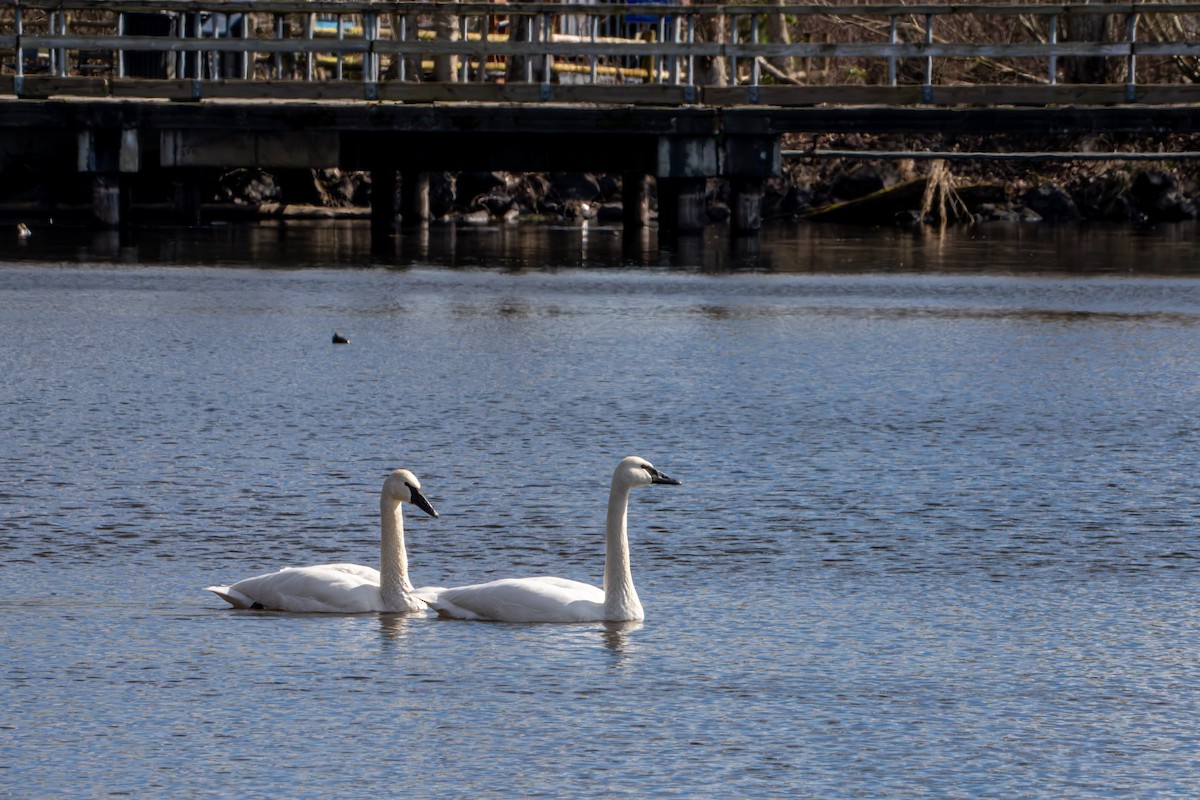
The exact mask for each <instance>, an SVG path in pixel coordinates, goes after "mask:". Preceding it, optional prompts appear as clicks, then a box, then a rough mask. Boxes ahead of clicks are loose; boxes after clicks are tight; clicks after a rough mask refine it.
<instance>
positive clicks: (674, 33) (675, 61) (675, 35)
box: [670, 14, 683, 86]
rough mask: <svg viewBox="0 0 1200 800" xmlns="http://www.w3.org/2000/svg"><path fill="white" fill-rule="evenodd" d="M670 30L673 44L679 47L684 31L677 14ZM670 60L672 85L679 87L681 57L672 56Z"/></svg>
mask: <svg viewBox="0 0 1200 800" xmlns="http://www.w3.org/2000/svg"><path fill="white" fill-rule="evenodd" d="M670 28H671V44H674V45H678V44H679V43H680V42H681V41H682V38H681V36H682V34H683V29H682V28H680V27H679V15H678V14H676V15H675V18H674V19H672V20H671V25H670ZM670 58H671V83H672V84H673V85H675V86H678V85H679V73H680V71H681V70H680V69H679V56H678V55H674V56H671V57H670Z"/></svg>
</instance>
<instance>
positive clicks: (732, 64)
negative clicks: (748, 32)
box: [721, 11, 738, 86]
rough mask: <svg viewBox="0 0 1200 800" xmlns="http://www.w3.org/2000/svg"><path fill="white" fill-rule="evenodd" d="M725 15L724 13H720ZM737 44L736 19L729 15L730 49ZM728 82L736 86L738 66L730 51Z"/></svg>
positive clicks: (735, 57)
mask: <svg viewBox="0 0 1200 800" xmlns="http://www.w3.org/2000/svg"><path fill="white" fill-rule="evenodd" d="M721 13H722V14H724V13H726V12H725V11H722V12H721ZM737 43H738V19H737V16H735V15H734V14H730V15H729V44H730V45H731V47H736V46H737ZM729 80H730V81H731V82H732V84H733V85H734V86H737V85H738V65H737V56H735V55H734V54H733V50H732V49H731V50H730V52H729Z"/></svg>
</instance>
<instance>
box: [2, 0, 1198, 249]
mask: <svg viewBox="0 0 1200 800" xmlns="http://www.w3.org/2000/svg"><path fill="white" fill-rule="evenodd" d="M785 16H786V22H787V24H786V25H784V24H783V23H784V22H785ZM785 31H786V35H785ZM1198 58H1200V5H1193V4H1186V5H1185V4H1170V5H1167V4H1161V5H1160V4H1140V3H1139V4H1128V3H1126V4H1096V5H1066V6H1063V5H1055V6H1051V5H1024V6H1015V5H1014V6H988V5H955V6H939V5H926V6H842V7H838V6H808V5H805V6H795V5H788V6H768V5H756V6H700V5H688V6H680V5H671V4H641V3H639V4H637V5H636V7H631V6H630V5H626V4H616V3H598V4H590V5H584V4H580V5H560V4H542V3H511V4H503V3H456V2H441V3H411V2H396V3H388V2H308V1H307V0H245V1H244V2H238V1H236V0H229V1H225V0H208V2H172V1H171V0H159V2H148V1H147V0H125V1H124V2H122V1H121V0H117V1H116V2H106V3H96V2H93V1H92V0H7V2H0V170H2V169H3V168H4V167H5V166H6V162H9V161H12V160H18V159H19V160H23V161H24V162H27V163H28V162H33V163H46V162H51V163H53V162H54V161H57V163H59V164H61V163H62V162H63V161H64V159H63V158H62V153H64V152H65V153H70V154H71V155H72V156H74V158H68V159H66V160H67V161H69V167H70V168H71V169H78V170H79V171H82V172H84V173H89V174H91V175H92V178H93V184H94V188H95V191H94V193H93V196H94V198H95V200H94V211H95V215H96V217H97V219H98V220H99V221H101V222H102V223H105V224H111V225H116V224H118V223H120V222H121V221H123V219H124V218H125V217H124V216H123V214H122V209H123V208H127V207H128V202H129V193H130V187H131V186H132V185H133V183H134V182H135V178H136V176H138V175H139V174H145V175H153V174H156V173H157V174H161V176H163V177H170V176H171V175H172V174H174V173H178V174H181V175H186V173H187V171H188V170H194V169H197V168H229V167H235V166H246V167H261V168H263V169H268V170H270V169H286V168H304V167H313V168H320V167H333V166H338V167H342V168H345V169H361V170H369V171H370V172H371V175H372V181H373V196H374V198H375V200H374V201H373V207H372V220H373V224H374V227H375V229H376V230H377V231H378V232H381V233H383V232H387V231H390V229H391V227H392V225H393V223H394V221H395V219H396V216H397V212H399V213H400V216H401V218H402V219H404V220H405V221H413V220H420V219H423V218H427V215H428V181H427V180H426V179H425V178H423V177H422V176H423V175H426V174H428V173H429V172H432V171H443V170H444V171H461V170H511V171H549V170H559V171H595V172H601V171H602V172H611V173H620V174H622V175H623V176H624V192H625V196H624V201H625V204H624V207H625V212H624V213H625V220H626V224H627V225H628V226H637V225H644V224H646V221H647V219H648V214H649V212H648V208H649V206H648V202H647V181H646V178H647V177H653V178H654V179H655V181H656V190H657V192H658V198H659V224H660V226H663V227H668V228H674V229H677V230H683V231H687V230H694V229H697V228H700V227H702V226H703V225H704V221H705V210H704V194H705V185H706V182H707V181H708V180H709V179H711V178H722V179H726V180H728V181H729V183H730V188H731V195H732V198H733V202H732V204H731V206H732V212H733V220H732V221H733V224H734V227H735V228H738V229H742V230H753V229H755V228H757V226H758V224H759V207H760V201H761V191H762V183H763V181H764V180H765V179H767V178H769V177H771V176H773V175H776V174H778V173H779V171H780V168H781V158H782V157H784V156H783V151H782V150H781V141H782V137H783V136H784V135H786V134H789V133H843V132H863V133H899V134H918V133H922V134H927V133H943V134H994V133H1022V134H1033V135H1047V136H1051V135H1061V134H1072V133H1075V134H1078V133H1103V132H1137V133H1144V134H1149V135H1158V136H1161V135H1164V134H1170V133H1192V132H1196V131H1197V130H1200V113H1198V112H1197V100H1200V85H1198V84H1197V83H1195V82H1194V81H1197V80H1200V63H1198V62H1197V59H1198ZM843 155H845V154H843ZM1114 158H1119V156H1115V157H1114ZM397 180H398V181H399V183H397ZM397 188H399V190H400V191H399V192H397V191H395V190H396V189H397ZM389 189H390V190H391V191H389ZM183 194H184V195H186V193H183ZM397 195H398V196H399V198H400V207H399V208H397V207H396V202H395V200H394V198H395V197H396V196H397ZM189 205H190V204H189V202H187V198H186V197H184V198H183V199H181V201H180V211H181V213H185V212H187V208H188V207H189ZM126 216H127V215H126Z"/></svg>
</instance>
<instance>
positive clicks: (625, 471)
mask: <svg viewBox="0 0 1200 800" xmlns="http://www.w3.org/2000/svg"><path fill="white" fill-rule="evenodd" d="M613 480H614V481H620V482H622V483H624V484H625V485H627V486H649V485H651V484H654V483H665V484H668V485H670V486H678V485H679V481H677V480H675V479H674V478H672V477H671V476H669V475H665V474H663V473H661V472H659V471H658V470H657V469H655V468H654V465H653V464H651V463H650V462H649V461H647V460H646V459H644V458H639V457H638V456H629V457H627V458H625V459H623V460H622V461H621V463H620V464H618V465H617V471H616V472H615V473H613Z"/></svg>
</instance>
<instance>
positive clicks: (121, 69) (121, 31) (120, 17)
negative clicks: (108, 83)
mask: <svg viewBox="0 0 1200 800" xmlns="http://www.w3.org/2000/svg"><path fill="white" fill-rule="evenodd" d="M20 13H21V10H20V9H17V14H18V15H20ZM124 36H125V12H124V11H122V12H120V13H118V14H117V38H118V39H122V38H124ZM20 55H21V51H20V50H19V49H18V50H17V56H18V58H17V69H20V64H21V59H20V58H19V56H20ZM117 77H118V78H124V77H125V48H124V47H119V48H118V49H117Z"/></svg>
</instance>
